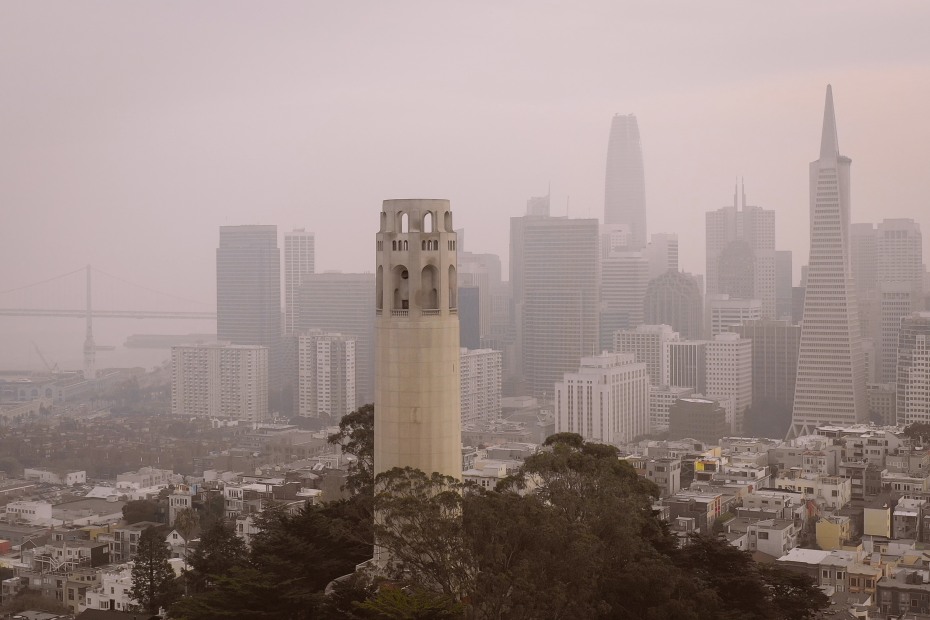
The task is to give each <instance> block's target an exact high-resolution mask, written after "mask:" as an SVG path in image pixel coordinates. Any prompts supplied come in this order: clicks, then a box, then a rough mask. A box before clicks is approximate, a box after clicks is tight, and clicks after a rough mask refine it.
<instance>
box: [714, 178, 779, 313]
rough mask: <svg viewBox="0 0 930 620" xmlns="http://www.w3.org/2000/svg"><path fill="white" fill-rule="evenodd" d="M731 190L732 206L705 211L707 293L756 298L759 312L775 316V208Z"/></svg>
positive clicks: (738, 297) (736, 297) (744, 193)
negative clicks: (751, 201) (758, 204)
mask: <svg viewBox="0 0 930 620" xmlns="http://www.w3.org/2000/svg"><path fill="white" fill-rule="evenodd" d="M739 196H740V192H736V191H734V193H733V206H732V207H723V208H722V209H717V210H716V211H708V213H707V216H706V234H707V239H706V243H707V293H708V294H717V293H722V294H726V295H729V296H730V297H733V298H735V299H758V300H759V301H761V302H762V315H763V317H765V318H775V315H776V291H775V212H774V211H772V210H770V209H763V208H761V207H754V206H750V205H747V204H746V192H745V190H743V191H742V209H740V203H739V200H738V198H739Z"/></svg>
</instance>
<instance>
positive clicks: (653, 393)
mask: <svg viewBox="0 0 930 620" xmlns="http://www.w3.org/2000/svg"><path fill="white" fill-rule="evenodd" d="M693 395H694V388H693V387H688V386H674V385H659V386H655V385H654V386H651V387H650V388H649V432H650V433H661V432H664V431H667V430H668V409H669V407H671V406H672V403H674V402H675V401H676V400H678V399H679V398H687V397H688V396H693Z"/></svg>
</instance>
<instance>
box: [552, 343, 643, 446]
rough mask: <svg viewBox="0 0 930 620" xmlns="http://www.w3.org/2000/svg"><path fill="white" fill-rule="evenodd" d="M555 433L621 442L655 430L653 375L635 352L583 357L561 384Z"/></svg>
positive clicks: (557, 395)
mask: <svg viewBox="0 0 930 620" xmlns="http://www.w3.org/2000/svg"><path fill="white" fill-rule="evenodd" d="M555 407H556V413H555V419H556V421H555V432H557V433H578V434H579V435H581V436H582V437H584V438H585V439H586V440H588V441H596V442H598V443H606V444H614V445H619V444H623V443H627V442H630V441H632V440H633V438H634V437H639V436H640V435H645V434H647V433H648V432H649V377H648V375H647V373H646V365H645V364H640V363H638V362H636V360H635V358H634V356H633V355H628V354H625V353H601V354H600V355H595V356H592V357H584V358H582V359H581V366H580V368H579V369H578V371H577V372H568V373H565V376H564V378H563V380H562V381H560V382H557V383H556V384H555Z"/></svg>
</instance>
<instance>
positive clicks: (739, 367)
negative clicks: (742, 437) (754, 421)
mask: <svg viewBox="0 0 930 620" xmlns="http://www.w3.org/2000/svg"><path fill="white" fill-rule="evenodd" d="M705 372H706V378H707V393H706V395H707V397H708V398H712V399H714V400H718V401H720V404H721V406H723V407H724V408H725V409H726V406H725V405H724V401H727V400H728V401H730V407H732V410H731V411H728V422H730V429H731V430H732V432H733V433H734V434H737V435H739V434H741V433H743V430H744V417H745V414H746V411H747V410H748V409H749V407H750V406H751V405H752V340H749V339H748V338H740V337H739V334H736V333H732V332H725V333H722V334H718V335H717V336H715V337H714V339H713V340H711V341H708V342H707V357H706V370H705Z"/></svg>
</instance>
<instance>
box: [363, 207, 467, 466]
mask: <svg viewBox="0 0 930 620" xmlns="http://www.w3.org/2000/svg"><path fill="white" fill-rule="evenodd" d="M375 244H376V245H375V249H376V251H375V254H376V256H377V275H376V294H375V314H376V317H375V364H376V366H375V368H376V373H375V473H376V474H379V473H382V472H384V471H387V470H389V469H392V468H394V467H407V466H409V467H413V468H415V469H419V470H421V471H423V472H425V473H426V474H432V473H433V472H439V473H441V474H444V475H447V476H453V477H455V478H461V477H462V454H461V448H462V432H461V403H460V394H459V317H458V308H457V304H456V298H457V296H458V288H457V280H456V269H457V261H456V250H457V248H456V234H455V230H454V229H453V228H452V211H451V209H450V208H449V201H448V200H385V201H384V205H383V208H382V212H381V229H380V231H379V232H378V234H377V236H376V242H375Z"/></svg>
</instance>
